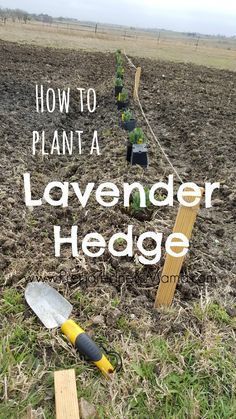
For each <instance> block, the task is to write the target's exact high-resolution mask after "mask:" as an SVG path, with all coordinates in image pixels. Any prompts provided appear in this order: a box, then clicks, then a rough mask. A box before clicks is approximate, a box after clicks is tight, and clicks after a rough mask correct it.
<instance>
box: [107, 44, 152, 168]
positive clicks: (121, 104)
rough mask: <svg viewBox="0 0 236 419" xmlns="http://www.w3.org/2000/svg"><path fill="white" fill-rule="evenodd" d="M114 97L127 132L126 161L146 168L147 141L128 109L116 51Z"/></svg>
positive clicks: (119, 58)
mask: <svg viewBox="0 0 236 419" xmlns="http://www.w3.org/2000/svg"><path fill="white" fill-rule="evenodd" d="M115 97H116V99H117V107H118V110H119V111H121V126H122V128H123V129H125V130H126V131H128V132H129V138H128V141H127V154H126V159H127V161H128V162H130V163H131V164H139V165H140V166H143V167H147V165H148V157H147V144H146V142H147V141H146V137H145V135H144V132H143V130H142V129H141V128H138V127H136V119H135V117H134V115H133V112H132V111H131V109H130V108H129V105H130V101H129V93H128V91H127V90H126V89H125V88H124V67H123V60H122V55H121V51H120V50H117V51H116V81H115Z"/></svg>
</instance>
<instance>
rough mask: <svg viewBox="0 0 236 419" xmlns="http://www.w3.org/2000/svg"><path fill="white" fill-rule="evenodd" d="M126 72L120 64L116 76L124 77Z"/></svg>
mask: <svg viewBox="0 0 236 419" xmlns="http://www.w3.org/2000/svg"><path fill="white" fill-rule="evenodd" d="M124 72H125V70H124V68H123V67H122V66H121V65H119V66H118V67H117V69H116V77H117V78H119V79H122V77H123V76H124Z"/></svg>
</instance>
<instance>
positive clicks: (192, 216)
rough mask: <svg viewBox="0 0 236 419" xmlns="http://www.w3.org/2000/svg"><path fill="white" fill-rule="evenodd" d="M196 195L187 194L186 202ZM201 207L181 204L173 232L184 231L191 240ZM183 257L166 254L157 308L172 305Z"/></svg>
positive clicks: (156, 303)
mask: <svg viewBox="0 0 236 419" xmlns="http://www.w3.org/2000/svg"><path fill="white" fill-rule="evenodd" d="M199 189H200V196H199V197H200V198H201V197H202V195H203V192H204V190H203V188H199ZM185 190H186V191H189V192H191V191H192V190H191V189H189V188H186V189H185ZM195 198H196V196H191V195H190V196H188V197H187V196H186V197H185V200H186V202H189V203H190V202H194V200H195ZM199 208H200V202H199V203H198V204H197V205H195V206H193V207H186V206H184V205H180V207H179V210H178V214H177V218H176V222H175V226H174V229H173V233H182V234H184V235H185V236H186V237H187V238H188V239H189V240H190V238H191V235H192V230H193V226H194V223H195V221H196V218H197V214H198V211H199ZM172 250H173V251H174V252H175V253H178V251H179V252H180V251H181V250H182V248H181V247H176V248H175V247H172ZM184 258H185V257H184V256H183V257H174V256H171V255H166V259H165V263H164V267H163V270H162V273H161V278H160V284H159V287H158V290H157V295H156V301H155V308H158V307H160V306H170V305H171V303H172V301H173V298H174V293H175V289H176V286H177V283H178V279H179V275H180V271H181V268H182V265H183V262H184Z"/></svg>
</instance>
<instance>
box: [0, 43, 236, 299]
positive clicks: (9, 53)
mask: <svg viewBox="0 0 236 419" xmlns="http://www.w3.org/2000/svg"><path fill="white" fill-rule="evenodd" d="M0 54H1V58H2V59H1V63H0V77H1V87H0V102H1V113H0V121H1V126H0V130H1V134H0V135H1V154H0V169H1V170H0V181H1V204H0V205H1V211H0V214H1V218H0V225H1V233H0V246H1V255H0V268H1V271H2V280H1V287H10V286H12V285H14V286H16V287H18V286H21V287H22V286H25V284H26V283H27V282H28V281H30V280H32V279H42V280H48V281H54V282H57V283H61V282H62V281H66V282H67V283H68V284H70V285H71V286H73V288H74V287H81V288H82V289H84V290H86V289H88V287H89V286H91V285H92V286H93V287H94V288H95V287H100V286H101V285H102V284H105V283H107V284H110V285H112V286H114V287H115V288H116V289H118V290H121V289H122V287H124V284H125V288H126V290H127V292H129V293H130V295H133V296H135V297H139V296H140V297H141V296H145V298H147V301H148V303H149V304H150V303H152V302H153V299H154V297H155V291H156V287H157V285H158V283H159V273H160V268H161V267H162V266H163V257H162V259H161V261H160V263H159V264H158V265H156V266H141V265H140V264H139V263H137V260H136V258H135V257H133V258H127V257H126V258H121V259H116V258H114V257H113V256H112V255H110V254H109V253H108V252H105V253H104V255H103V257H101V258H99V259H98V260H93V259H90V258H86V257H84V255H83V254H82V253H81V254H80V255H79V257H77V258H74V259H73V258H72V257H71V254H70V250H69V249H67V250H65V251H64V253H63V258H60V259H57V258H55V257H54V256H53V254H54V243H53V241H54V238H53V225H54V224H55V225H60V226H61V227H62V231H63V232H64V234H68V233H69V232H70V231H69V229H70V227H71V225H72V224H73V225H75V224H76V225H78V226H79V235H78V240H82V239H83V237H84V236H85V235H86V234H87V233H89V232H91V231H97V232H98V233H101V234H102V235H103V236H104V238H105V240H108V239H109V238H110V236H111V235H112V234H114V233H116V232H117V231H120V230H122V231H126V229H127V225H128V224H132V225H133V226H134V236H135V237H137V236H138V235H140V234H141V233H143V232H144V231H149V230H150V231H153V230H155V231H159V232H161V233H163V235H164V239H166V237H167V236H168V235H169V234H170V233H171V231H172V228H173V225H174V221H175V217H176V214H177V209H178V205H177V203H176V205H175V206H174V208H163V209H157V210H155V211H154V212H153V213H152V215H151V216H150V217H148V218H145V220H144V219H142V217H137V216H136V217H132V216H130V214H129V213H127V212H124V211H120V210H117V208H110V209H109V208H107V209H104V208H102V207H99V206H98V205H96V202H95V200H93V199H91V200H90V201H89V203H88V205H87V207H86V209H82V208H80V207H78V201H77V200H76V198H75V197H71V200H70V207H69V208H68V209H63V208H51V207H49V206H47V207H46V206H43V207H34V208H33V210H29V209H28V208H26V207H25V204H24V200H23V198H24V197H23V173H25V172H30V173H31V175H32V178H33V181H32V182H33V185H34V186H33V188H34V191H35V193H37V194H38V195H40V194H42V192H43V189H44V187H45V186H46V185H47V183H48V182H50V181H53V180H61V181H68V182H76V181H78V182H79V183H80V186H81V188H84V187H85V186H86V184H87V183H88V182H92V181H94V182H95V186H96V185H97V186H98V185H99V184H100V183H102V182H106V181H111V182H114V183H116V184H117V186H118V187H119V186H121V185H122V184H123V182H129V183H131V182H135V181H139V182H140V183H142V184H143V185H152V184H153V183H155V182H156V181H158V180H160V179H164V178H165V176H166V175H168V174H171V169H170V168H169V167H168V165H167V163H166V161H165V160H164V158H163V156H162V155H161V152H160V150H159V149H158V148H157V145H156V143H155V142H153V141H152V138H151V137H150V136H149V134H148V131H147V127H146V126H145V123H144V121H143V119H142V117H141V115H140V113H139V111H138V108H137V107H136V106H135V105H134V104H133V108H134V110H135V114H136V117H137V119H138V125H140V126H141V127H142V128H143V129H144V130H145V132H147V135H148V136H149V140H150V166H149V168H148V169H147V170H143V169H141V168H140V167H132V166H129V165H127V163H126V160H125V153H126V135H125V133H124V131H123V130H122V129H121V128H120V126H119V114H118V112H117V108H116V104H115V101H114V94H113V90H114V89H113V84H114V71H115V62H114V56H113V55H112V54H103V53H87V52H82V51H67V50H53V49H48V48H35V47H31V46H19V45H17V44H13V43H5V42H0ZM134 62H135V64H140V65H141V66H142V68H143V73H142V83H141V90H140V97H141V101H142V103H143V107H144V110H145V112H146V114H147V117H148V119H149V120H150V121H151V123H152V127H153V129H154V131H155V132H156V134H157V136H158V137H159V139H160V141H161V142H162V144H163V147H164V149H165V151H166V152H167V154H168V155H169V157H170V159H171V161H172V162H173V164H174V166H175V167H176V168H177V170H178V171H179V173H180V175H181V176H182V178H183V179H184V180H185V181H193V182H196V183H197V184H199V185H202V184H203V182H204V181H206V180H208V181H211V182H213V181H220V182H221V189H220V191H219V193H218V194H217V196H216V198H215V200H214V201H213V205H214V207H213V208H212V209H211V210H206V209H202V210H201V211H200V214H199V217H198V219H197V222H196V227H195V230H194V235H193V238H192V242H191V249H190V253H189V255H188V256H187V258H186V261H185V264H184V267H183V274H185V276H186V277H187V283H182V284H180V285H179V287H178V291H177V298H178V299H179V300H180V301H182V302H184V300H192V299H195V298H199V296H200V294H201V291H202V290H203V289H205V288H206V286H207V287H208V290H210V291H211V290H214V289H215V288H216V287H217V288H218V291H219V294H221V295H232V296H235V295H236V293H235V282H234V281H235V274H236V272H235V265H234V260H235V258H234V254H233V249H234V248H235V241H236V231H235V218H234V215H233V209H234V208H235V202H236V201H235V199H236V197H235V192H234V190H233V187H234V182H235V173H234V170H235V169H234V167H235V162H234V159H235V157H234V153H233V149H234V144H235V131H236V129H235V116H236V111H235V109H236V94H235V93H236V90H235V89H236V86H235V74H234V73H232V72H229V71H219V70H213V69H208V68H205V67H197V66H194V65H191V64H173V63H167V62H155V65H153V61H151V60H148V59H145V60H144V59H140V60H138V59H134ZM163 74H165V78H164V77H162V75H163ZM133 77H134V74H133V71H132V70H131V69H130V68H129V67H128V66H127V68H126V76H125V83H126V85H127V86H128V87H129V88H130V89H132V86H133ZM35 84H43V85H45V86H48V87H53V88H55V89H57V88H61V89H63V88H66V87H68V86H70V87H71V90H72V99H71V100H72V102H71V103H72V108H71V111H70V113H69V114H66V115H65V114H60V113H59V112H57V111H55V112H54V113H53V114H49V113H47V112H45V113H43V114H40V115H39V114H38V113H37V112H36V110H35ZM77 87H83V88H88V87H93V88H95V89H96V92H97V98H98V104H99V107H98V109H97V111H96V112H95V113H94V114H88V113H86V112H85V113H84V114H81V112H80V111H79V108H78V103H77V100H76V96H75V95H76V88H77ZM42 129H46V132H47V134H48V135H50V134H52V133H53V131H54V130H56V129H63V130H73V131H75V130H82V131H84V137H83V153H82V155H78V154H73V156H56V155H53V156H46V157H44V158H43V157H39V156H35V157H34V156H32V152H31V142H32V140H31V138H32V131H34V130H42ZM95 129H98V134H99V139H100V148H101V156H99V157H97V156H95V155H89V150H90V147H91V133H92V132H93V130H95ZM177 186H178V183H177ZM40 196H41V195H40ZM212 278H213V279H212Z"/></svg>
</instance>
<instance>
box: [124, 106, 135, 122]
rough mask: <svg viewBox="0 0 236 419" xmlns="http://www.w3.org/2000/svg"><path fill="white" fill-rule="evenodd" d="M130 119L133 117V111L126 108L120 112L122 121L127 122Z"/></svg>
mask: <svg viewBox="0 0 236 419" xmlns="http://www.w3.org/2000/svg"><path fill="white" fill-rule="evenodd" d="M131 119H134V116H133V113H132V111H131V110H130V109H126V110H125V111H124V112H123V113H122V121H123V122H129V121H131Z"/></svg>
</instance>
